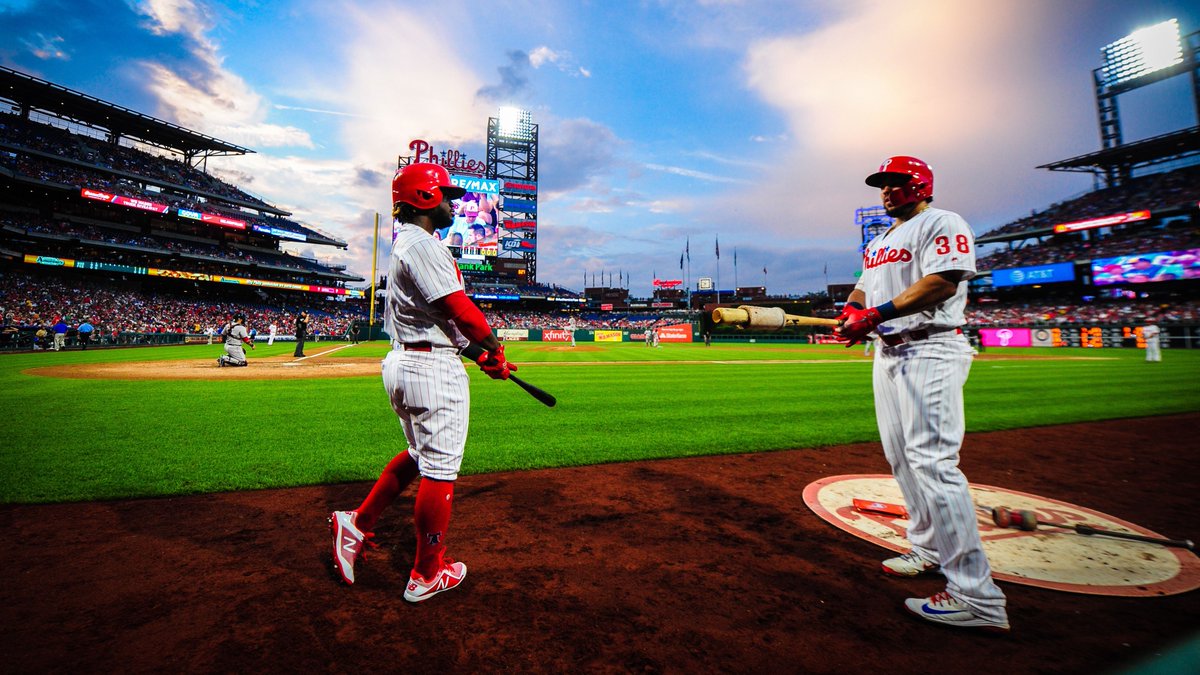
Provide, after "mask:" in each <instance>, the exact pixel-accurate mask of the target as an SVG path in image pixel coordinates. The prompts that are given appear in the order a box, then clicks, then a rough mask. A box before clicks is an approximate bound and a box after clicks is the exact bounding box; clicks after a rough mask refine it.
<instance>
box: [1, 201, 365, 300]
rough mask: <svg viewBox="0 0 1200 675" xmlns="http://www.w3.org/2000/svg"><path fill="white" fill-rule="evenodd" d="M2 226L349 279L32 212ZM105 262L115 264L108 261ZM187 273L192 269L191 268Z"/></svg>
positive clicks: (319, 268) (7, 216)
mask: <svg viewBox="0 0 1200 675" xmlns="http://www.w3.org/2000/svg"><path fill="white" fill-rule="evenodd" d="M0 227H8V228H13V229H17V230H20V231H22V232H25V233H27V234H46V235H51V236H59V237H67V238H70V239H79V240H80V241H81V242H83V241H88V242H101V243H105V244H116V245H119V246H135V247H138V248H143V249H147V250H150V251H154V252H159V253H161V252H162V251H169V252H171V253H181V254H187V255H199V256H206V257H209V258H215V259H217V260H220V261H222V262H227V263H235V264H236V263H245V264H256V265H270V266H274V267H281V268H287V269H293V270H301V271H304V272H317V273H322V274H339V275H341V276H347V275H343V274H342V273H340V272H338V271H336V270H332V269H330V268H328V267H326V266H325V265H323V264H321V263H320V262H318V261H315V260H309V259H307V258H302V257H299V256H293V255H289V254H288V253H286V252H282V251H281V252H268V251H265V250H262V249H257V248H255V249H254V250H250V249H249V248H247V247H241V246H234V245H222V244H219V243H217V242H215V241H214V242H213V243H211V244H207V243H202V242H196V241H191V240H183V239H176V238H174V237H170V236H168V235H165V234H164V235H162V236H145V235H141V234H137V233H133V232H128V231H125V230H118V229H111V228H106V227H98V226H95V225H91V224H88V223H79V222H74V221H71V220H66V219H55V220H47V219H44V218H41V217H38V216H35V215H33V214H28V213H18V212H0ZM105 262H115V261H112V260H105ZM185 271H192V270H191V268H190V267H189V268H188V269H187V270H185ZM243 273H244V272H243ZM326 283H330V282H326Z"/></svg>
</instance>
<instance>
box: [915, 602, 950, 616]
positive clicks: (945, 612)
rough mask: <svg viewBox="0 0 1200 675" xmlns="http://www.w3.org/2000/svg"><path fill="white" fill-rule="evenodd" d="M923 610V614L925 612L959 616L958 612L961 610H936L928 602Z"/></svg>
mask: <svg viewBox="0 0 1200 675" xmlns="http://www.w3.org/2000/svg"><path fill="white" fill-rule="evenodd" d="M921 610H922V611H923V612H925V613H926V614H958V612H959V610H957V609H951V610H941V609H934V608H932V607H930V606H929V603H928V602H927V603H925V605H924V606H922V607H921Z"/></svg>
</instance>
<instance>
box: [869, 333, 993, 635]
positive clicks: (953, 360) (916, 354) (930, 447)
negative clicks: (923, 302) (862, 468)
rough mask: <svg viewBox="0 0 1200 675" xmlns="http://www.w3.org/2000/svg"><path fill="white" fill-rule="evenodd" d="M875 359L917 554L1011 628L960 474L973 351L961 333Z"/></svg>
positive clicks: (978, 609)
mask: <svg viewBox="0 0 1200 675" xmlns="http://www.w3.org/2000/svg"><path fill="white" fill-rule="evenodd" d="M876 346H877V347H879V349H877V350H876V353H875V363H874V385H875V417H876V419H877V421H878V423H879V436H880V440H882V442H883V452H884V455H885V456H886V457H887V460H888V463H889V464H891V466H892V475H894V476H895V477H896V482H897V483H899V484H900V491H901V493H903V495H904V503H905V504H906V505H907V506H908V511H909V516H910V520H909V527H908V539H909V541H911V542H912V545H913V551H914V552H916V553H918V554H920V555H921V557H923V558H925V559H927V560H932V561H934V562H937V563H938V564H940V565H941V566H942V572H943V574H945V575H946V582H947V584H946V590H948V591H949V592H950V595H952V596H954V597H955V598H957V599H958V600H959V601H961V602H963V603H965V604H967V605H968V606H969V607H970V608H971V609H972V611H974V612H975V614H977V615H978V616H981V617H984V618H987V619H992V620H996V621H1001V620H1007V612H1006V610H1005V598H1004V593H1003V592H1001V590H1000V588H999V587H998V586H996V584H995V582H994V581H992V570H991V566H990V565H989V564H988V559H987V556H986V555H985V554H984V552H983V542H982V541H981V540H980V538H979V524H978V522H977V521H976V516H975V505H974V503H973V502H972V501H971V495H970V493H969V492H968V491H967V478H966V476H964V475H963V473H962V471H960V470H959V468H958V452H959V448H960V447H961V446H962V441H963V435H964V434H965V433H966V421H965V419H964V415H963V385H964V384H966V381H967V375H968V373H970V371H971V357H972V354H971V345H970V343H969V342H967V339H966V338H965V337H963V336H962V335H960V334H958V333H954V332H947V333H942V334H939V335H934V336H932V337H930V338H928V339H926V340H921V341H918V342H910V343H906V344H901V345H898V346H896V347H887V346H885V345H883V343H882V342H880V343H879V344H878V345H876Z"/></svg>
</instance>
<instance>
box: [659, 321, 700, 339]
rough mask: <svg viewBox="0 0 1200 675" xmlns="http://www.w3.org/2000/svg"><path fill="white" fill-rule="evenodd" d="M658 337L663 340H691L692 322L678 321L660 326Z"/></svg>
mask: <svg viewBox="0 0 1200 675" xmlns="http://www.w3.org/2000/svg"><path fill="white" fill-rule="evenodd" d="M658 339H659V340H661V341H662V342H691V341H692V324H690V323H678V324H674V325H671V326H659V327H658Z"/></svg>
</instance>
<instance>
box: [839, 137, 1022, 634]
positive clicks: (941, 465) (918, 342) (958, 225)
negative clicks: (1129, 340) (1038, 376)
mask: <svg viewBox="0 0 1200 675" xmlns="http://www.w3.org/2000/svg"><path fill="white" fill-rule="evenodd" d="M866 182H867V185H870V186H872V187H876V188H879V191H880V198H881V200H882V202H883V207H884V209H886V210H887V214H888V215H889V216H891V217H893V218H895V219H896V222H895V224H894V225H892V226H891V227H890V228H888V230H887V231H886V232H884V233H883V234H881V235H879V236H877V237H875V238H874V239H873V240H871V243H870V244H868V245H867V248H866V249H865V250H864V251H863V272H862V277H861V278H860V279H859V281H858V283H857V284H856V285H855V287H854V291H853V292H851V293H850V297H849V298H848V299H847V301H846V306H845V308H844V309H843V310H842V314H841V316H839V317H838V319H839V320H840V321H841V322H842V323H841V326H839V328H838V329H837V330H838V334H839V335H841V337H843V338H845V339H846V340H847V341H848V344H847V346H850V345H853V344H855V343H857V342H861V341H863V340H866V339H867V336H868V335H869V334H870V333H872V332H873V333H875V334H876V335H878V342H877V344H876V347H877V349H876V352H875V363H874V371H873V378H874V389H875V418H876V421H877V423H878V425H879V436H880V440H881V441H882V442H883V452H884V455H885V456H886V457H887V460H888V463H889V464H890V465H891V467H892V475H894V476H895V477H896V482H897V483H898V484H899V485H900V492H901V493H902V494H903V495H904V503H905V505H906V506H907V507H908V511H909V513H910V514H911V519H910V521H909V526H908V539H909V541H910V542H912V550H911V551H909V552H908V553H906V554H904V555H901V556H898V557H895V558H889V559H887V560H885V561H883V571H884V572H885V573H887V574H891V575H894V576H901V577H915V576H918V575H923V574H929V573H932V572H936V571H937V570H938V568H939V566H940V568H941V571H942V573H943V574H945V576H946V590H945V591H943V592H941V593H938V594H936V595H934V596H932V597H929V598H909V599H908V600H906V601H905V603H904V604H905V607H906V608H907V609H908V611H910V612H912V613H913V614H915V615H916V616H919V617H921V618H923V619H926V620H928V621H932V622H935V623H941V624H946V625H951V626H961V627H972V628H982V629H985V630H992V631H1003V632H1006V631H1008V627H1009V626H1008V612H1007V609H1006V602H1005V598H1004V593H1002V592H1001V591H1000V588H999V587H997V586H996V583H995V582H994V581H992V572H991V566H990V565H989V564H988V559H987V555H986V554H985V553H984V551H983V542H982V541H981V540H980V537H979V525H978V523H977V522H976V519H975V506H974V503H973V502H972V501H971V495H970V493H969V492H968V490H967V479H966V477H965V476H963V473H962V471H960V470H959V468H958V453H959V449H960V447H961V446H962V441H963V435H964V433H965V431H966V423H965V421H964V416H963V385H964V384H965V383H966V381H967V374H968V373H969V372H970V370H971V359H972V350H971V345H970V343H969V342H967V338H966V337H965V336H964V335H963V332H962V325H963V323H965V316H964V309H965V308H966V303H967V281H968V280H969V279H971V277H973V276H975V235H974V234H973V233H972V232H971V228H970V226H968V225H967V222H966V221H965V220H963V219H962V217H961V216H959V215H958V214H957V213H953V212H951V211H945V210H942V209H937V208H933V207H932V206H930V205H929V204H930V202H932V201H933V170H932V169H931V168H930V167H929V165H928V164H926V163H925V162H922V161H921V160H919V159H917V158H915V157H906V156H898V157H892V158H890V159H888V160H886V161H884V163H883V165H882V166H880V167H879V171H877V172H875V173H873V174H871V175H870V176H868V177H867V180H866Z"/></svg>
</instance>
